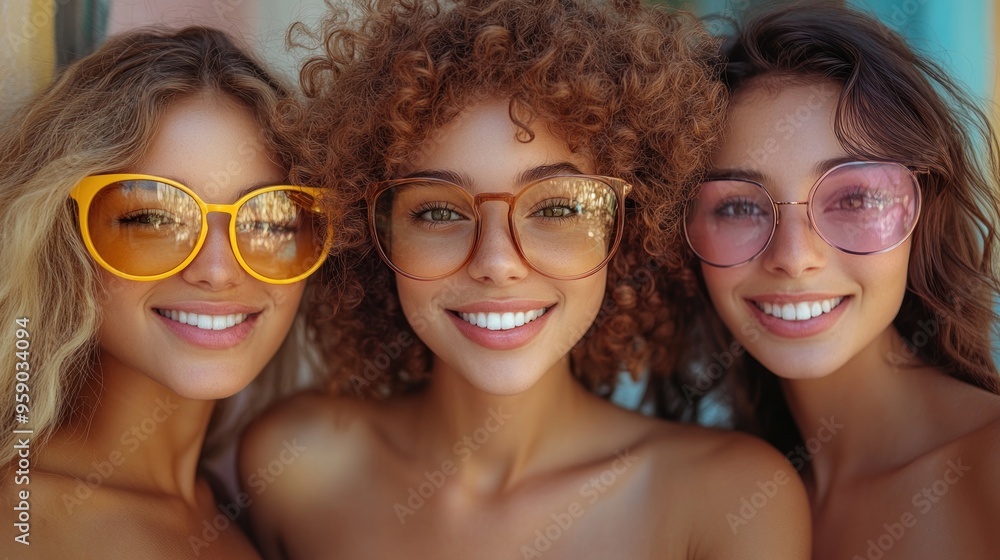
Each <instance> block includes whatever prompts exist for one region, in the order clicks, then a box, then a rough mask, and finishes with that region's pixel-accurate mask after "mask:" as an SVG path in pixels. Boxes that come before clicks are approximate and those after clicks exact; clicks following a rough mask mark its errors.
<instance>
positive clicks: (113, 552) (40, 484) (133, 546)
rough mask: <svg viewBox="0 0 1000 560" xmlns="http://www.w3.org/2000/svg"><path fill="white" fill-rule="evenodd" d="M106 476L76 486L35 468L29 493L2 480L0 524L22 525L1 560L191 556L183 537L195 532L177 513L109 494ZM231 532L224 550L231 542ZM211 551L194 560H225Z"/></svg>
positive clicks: (154, 501)
mask: <svg viewBox="0 0 1000 560" xmlns="http://www.w3.org/2000/svg"><path fill="white" fill-rule="evenodd" d="M105 474H110V473H106V472H103V473H102V472H101V471H99V469H98V468H97V467H95V470H94V472H93V473H92V475H88V477H87V478H84V479H77V478H74V477H71V476H67V475H64V474H60V473H53V472H46V471H43V470H39V469H35V470H33V471H32V473H31V483H30V491H29V490H25V489H24V488H13V487H12V485H11V484H10V483H8V482H6V481H5V482H4V483H3V484H2V485H0V495H2V496H3V501H4V502H5V503H4V509H3V512H2V513H0V521H2V522H4V523H9V524H16V523H19V524H21V527H17V525H14V526H15V528H16V529H17V533H18V535H17V536H19V537H21V538H19V539H17V540H14V539H13V538H12V539H4V542H2V543H0V557H8V558H24V559H35V558H38V559H49V558H77V559H81V560H87V559H98V558H123V557H127V558H148V559H151V560H157V559H161V558H162V559H164V560H166V559H170V558H181V557H191V556H193V555H194V554H193V550H192V547H191V545H190V542H189V538H188V536H189V535H192V534H194V530H195V527H194V526H193V525H192V522H191V521H190V520H189V519H188V518H187V517H186V516H185V515H183V513H184V512H183V511H182V510H178V509H177V508H176V507H174V504H172V503H169V501H163V500H160V499H158V498H156V497H152V496H149V495H148V494H142V493H137V492H132V491H128V490H123V489H120V488H116V487H114V486H112V485H110V484H109V483H107V478H106V477H105V478H103V479H102V478H100V476H104V475H105ZM25 492H27V493H25ZM22 512H27V513H26V514H22ZM22 529H23V531H21V530H22ZM231 533H233V534H231V535H226V537H227V539H226V541H227V547H228V544H229V543H230V542H231V539H232V538H233V537H235V536H236V532H234V531H231ZM240 540H242V541H244V542H245V538H241V539H240ZM241 550H242V551H245V550H246V549H241ZM210 552H211V553H210V554H200V555H199V556H200V557H202V558H227V557H231V556H230V555H228V554H226V553H225V550H224V548H223V547H215V549H214V550H212V551H210Z"/></svg>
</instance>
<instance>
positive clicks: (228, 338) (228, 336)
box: [153, 311, 260, 350]
mask: <svg viewBox="0 0 1000 560" xmlns="http://www.w3.org/2000/svg"><path fill="white" fill-rule="evenodd" d="M153 313H154V314H156V316H157V317H159V318H160V320H161V321H163V324H164V325H166V326H167V328H168V329H170V330H171V332H173V333H174V334H175V335H177V337H178V338H180V339H181V340H183V341H184V342H187V343H189V344H193V345H195V346H200V347H202V348H208V349H211V350H224V349H226V348H232V347H234V346H236V345H238V344H239V343H241V342H243V341H244V340H245V339H246V338H247V337H248V336H250V331H252V330H253V327H254V324H255V323H256V322H257V318H258V317H260V313H254V314H252V315H248V316H247V318H246V319H244V320H243V322H242V323H240V324H238V325H235V326H232V327H229V328H228V329H222V330H218V331H210V330H207V329H199V328H198V327H195V326H193V325H188V324H187V323H181V322H179V321H174V320H173V319H171V318H169V317H164V316H163V315H160V314H159V313H157V312H156V311H153Z"/></svg>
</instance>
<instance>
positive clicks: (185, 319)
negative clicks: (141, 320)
mask: <svg viewBox="0 0 1000 560" xmlns="http://www.w3.org/2000/svg"><path fill="white" fill-rule="evenodd" d="M155 311H156V312H157V313H159V314H160V315H162V316H163V317H166V318H167V319H171V320H174V321H177V322H178V323H184V324H185V325H191V326H192V327H197V328H199V329H203V330H206V331H221V330H223V329H228V328H231V327H235V326H236V325H239V324H240V323H242V322H243V321H246V319H247V317H249V316H250V315H249V314H247V313H233V314H229V315H204V314H199V313H188V312H186V311H176V310H172V309H156V310H155Z"/></svg>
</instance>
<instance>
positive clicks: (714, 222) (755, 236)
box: [684, 180, 774, 266]
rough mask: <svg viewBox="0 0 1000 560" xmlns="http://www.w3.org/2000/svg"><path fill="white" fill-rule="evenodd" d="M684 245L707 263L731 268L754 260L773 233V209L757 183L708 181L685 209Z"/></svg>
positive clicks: (765, 193)
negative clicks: (686, 243)
mask: <svg viewBox="0 0 1000 560" xmlns="http://www.w3.org/2000/svg"><path fill="white" fill-rule="evenodd" d="M684 231H685V233H686V235H687V240H688V245H690V246H691V249H692V250H693V251H694V252H695V254H696V255H698V257H699V258H701V259H702V260H703V261H705V262H707V263H708V264H712V265H715V266H734V265H737V264H741V263H745V262H747V261H749V260H751V259H753V258H754V257H756V256H757V255H758V254H759V253H760V252H761V251H763V250H764V247H766V246H767V242H768V240H769V239H770V238H771V233H772V232H773V231H774V206H773V205H772V204H771V200H770V198H768V196H767V192H766V191H765V190H764V189H763V188H762V187H761V186H760V185H758V184H756V183H750V182H748V181H739V180H720V181H708V182H705V183H702V184H701V187H700V189H699V191H698V195H697V196H696V197H695V199H694V200H692V201H691V202H690V203H689V204H688V207H687V211H686V213H685V216H684Z"/></svg>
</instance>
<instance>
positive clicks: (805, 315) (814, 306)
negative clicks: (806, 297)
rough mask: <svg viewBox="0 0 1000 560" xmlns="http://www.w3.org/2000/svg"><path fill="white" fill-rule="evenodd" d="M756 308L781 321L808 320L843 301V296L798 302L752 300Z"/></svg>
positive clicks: (826, 311)
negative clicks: (782, 302)
mask: <svg viewBox="0 0 1000 560" xmlns="http://www.w3.org/2000/svg"><path fill="white" fill-rule="evenodd" d="M751 301H752V302H753V304H754V305H756V306H757V309H760V310H761V311H763V312H764V314H765V315H770V316H772V317H776V318H778V319H781V320H783V321H808V320H809V319H815V318H816V317H819V316H820V315H824V314H826V313H829V312H831V311H833V310H834V309H836V308H837V307H838V306H839V305H840V304H841V303H843V302H844V297H843V296H841V297H835V298H830V299H820V300H816V301H800V302H798V303H784V304H780V303H770V302H767V301H753V300H751Z"/></svg>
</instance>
